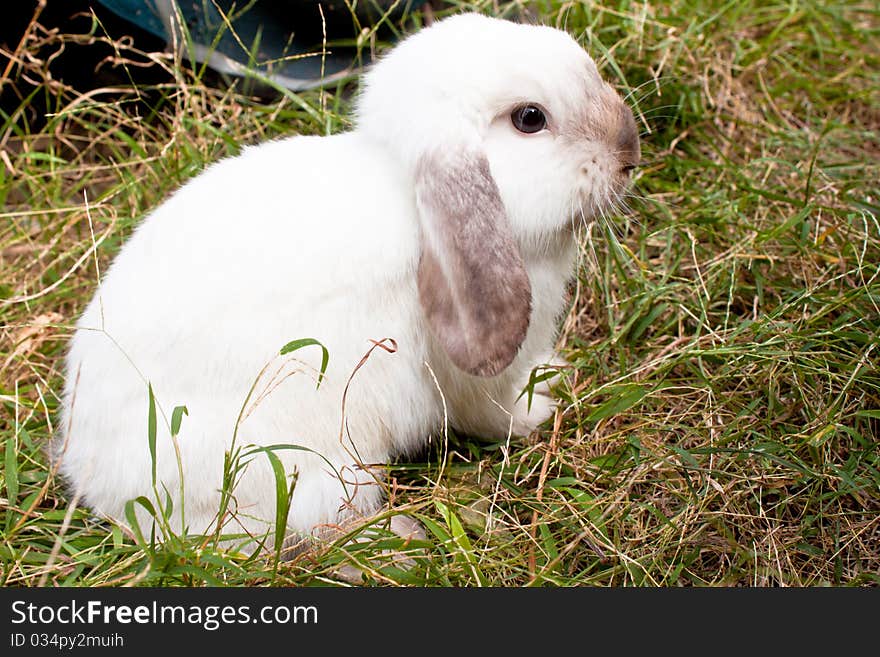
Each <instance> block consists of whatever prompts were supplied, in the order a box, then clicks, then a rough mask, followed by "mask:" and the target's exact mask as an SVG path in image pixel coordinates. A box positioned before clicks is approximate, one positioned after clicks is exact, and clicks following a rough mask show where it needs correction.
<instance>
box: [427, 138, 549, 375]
mask: <svg viewBox="0 0 880 657" xmlns="http://www.w3.org/2000/svg"><path fill="white" fill-rule="evenodd" d="M416 203H417V206H418V213H419V221H420V223H421V232H422V253H421V258H420V260H419V269H418V286H419V299H420V301H421V304H422V308H423V310H424V312H425V315H426V316H427V318H428V324H429V325H430V327H431V331H432V332H433V334H434V337H435V338H436V339H437V340H438V341H439V342H440V344H441V345H442V346H443V348H444V349H445V350H446V353H447V354H448V355H449V358H450V360H452V362H453V363H454V364H455V365H456V366H457V367H459V368H461V369H462V370H464V371H465V372H468V373H470V374H474V375H477V376H495V375H496V374H498V373H499V372H501V371H502V370H503V369H504V368H505V367H507V366H508V365H510V363H511V361H512V360H513V358H514V356H516V352H517V351H518V350H519V347H520V345H521V344H522V342H523V340H524V339H525V337H526V331H527V330H528V327H529V316H530V314H531V303H532V293H531V286H530V285H529V278H528V275H527V274H526V269H525V266H524V265H523V261H522V257H521V256H520V253H519V249H518V248H517V246H516V244H515V243H514V241H513V237H512V236H511V233H510V224H509V221H508V219H507V214H506V212H505V210H504V205H503V203H502V202H501V196H500V194H499V193H498V186H497V185H496V184H495V180H494V179H493V178H492V174H491V172H490V170H489V161H488V160H487V159H486V156H485V155H484V154H483V153H481V152H478V151H470V152H468V151H453V152H449V151H447V152H445V153H434V154H432V155H428V156H425V157H423V158H422V159H421V161H420V162H419V165H418V167H417V171H416Z"/></svg>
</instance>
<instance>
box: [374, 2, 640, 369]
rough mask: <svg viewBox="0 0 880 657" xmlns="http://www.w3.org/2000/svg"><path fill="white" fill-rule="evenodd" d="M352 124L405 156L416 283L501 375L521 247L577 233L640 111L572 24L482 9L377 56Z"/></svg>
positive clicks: (622, 179)
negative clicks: (534, 21)
mask: <svg viewBox="0 0 880 657" xmlns="http://www.w3.org/2000/svg"><path fill="white" fill-rule="evenodd" d="M357 130H358V131H360V132H362V133H363V134H365V135H367V136H369V137H370V138H372V139H374V140H375V141H377V142H379V143H381V144H382V145H383V147H384V148H386V149H387V150H388V151H389V152H391V153H392V155H393V156H394V157H395V158H396V159H397V160H398V161H400V163H401V164H402V166H403V167H404V169H405V170H406V171H407V172H408V173H409V174H410V175H411V177H412V180H413V181H414V186H415V198H416V205H417V208H418V213H419V221H420V225H421V231H422V253H421V258H420V263H419V269H418V284H419V295H420V300H421V303H422V306H423V309H424V311H425V313H426V316H427V318H428V323H429V325H430V327H431V330H432V332H433V334H434V336H435V337H436V338H437V340H438V341H439V342H440V344H441V345H442V346H443V348H444V349H445V350H446V352H447V353H448V355H449V357H450V359H451V360H452V362H453V363H455V365H457V366H458V367H460V368H461V369H462V370H464V371H466V372H469V373H471V374H475V375H480V376H494V375H496V374H498V373H499V372H501V371H502V370H503V369H504V368H505V367H507V365H509V364H510V362H511V361H512V360H513V358H514V357H515V355H516V353H517V351H518V349H519V347H520V345H521V343H522V341H523V340H524V338H525V335H526V332H527V330H528V326H529V318H530V313H531V303H532V298H531V287H530V283H529V278H528V275H527V273H526V267H525V265H524V259H526V260H528V258H530V257H532V256H533V255H534V257H546V256H547V255H552V253H551V252H552V251H553V249H559V248H561V247H562V246H564V245H566V244H570V243H571V240H572V239H573V237H572V229H573V227H574V226H575V225H576V224H577V223H579V222H581V221H583V220H585V219H588V218H590V217H591V216H593V215H596V214H599V213H602V212H604V211H606V210H607V209H609V208H610V206H612V205H613V204H614V202H615V201H616V200H618V199H619V198H620V196H621V194H622V193H623V192H624V191H625V189H626V187H627V185H628V183H629V180H630V172H631V171H632V169H633V168H634V167H635V166H636V165H637V164H638V161H639V156H640V152H639V140H638V131H637V128H636V123H635V121H634V119H633V115H632V112H631V111H630V110H629V108H628V107H627V106H626V105H625V104H624V102H623V101H622V100H621V98H620V97H619V95H618V94H617V93H616V92H615V91H614V89H613V88H612V87H611V86H609V85H608V84H607V83H605V82H604V81H603V80H602V79H601V77H600V76H599V73H598V71H597V69H596V65H595V63H594V62H593V60H592V59H591V58H590V57H589V55H587V53H586V52H585V51H584V50H583V49H582V48H581V47H580V46H579V45H578V44H577V42H575V41H574V39H572V38H571V37H570V36H568V35H567V34H566V33H564V32H562V31H560V30H556V29H553V28H549V27H541V26H529V25H519V24H515V23H511V22H507V21H503V20H497V19H492V18H486V17H483V16H480V15H477V14H464V15H460V16H456V17H453V18H449V19H446V20H443V21H440V22H438V23H437V24H436V25H434V26H432V27H430V28H427V29H425V30H422V31H421V32H419V33H417V34H415V35H414V36H412V37H409V38H408V39H406V40H405V41H403V42H402V43H401V44H400V45H398V46H397V47H396V48H395V49H393V50H392V51H391V52H390V53H389V54H388V55H387V56H386V57H384V58H383V59H382V60H380V62H379V63H378V64H377V65H376V66H375V67H374V68H373V70H371V71H370V72H369V73H368V74H367V76H366V79H365V88H364V91H363V93H362V94H361V96H360V98H359V99H358V106H357Z"/></svg>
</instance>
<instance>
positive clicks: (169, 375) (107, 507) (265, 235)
mask: <svg viewBox="0 0 880 657" xmlns="http://www.w3.org/2000/svg"><path fill="white" fill-rule="evenodd" d="M403 190H406V186H405V185H404V184H403V183H402V182H401V181H400V180H399V179H398V174H397V173H396V171H395V169H394V167H393V165H392V164H391V163H390V162H388V161H387V160H386V159H385V158H384V157H383V156H382V154H381V153H380V152H378V151H376V150H374V149H372V148H371V147H370V145H369V143H368V142H364V141H363V140H362V138H360V137H359V136H358V135H356V134H346V135H339V136H336V137H331V138H304V137H296V138H292V139H287V140H283V141H278V142H272V143H269V144H265V145H263V146H260V147H257V148H251V149H246V150H245V151H244V153H243V154H242V155H240V156H238V157H236V158H233V159H228V160H224V161H221V162H220V163H218V164H216V165H214V166H212V167H211V168H210V169H209V170H207V171H206V172H204V173H203V174H202V175H200V176H199V177H197V178H195V179H194V180H192V181H191V182H190V183H188V184H187V185H186V186H184V187H183V188H182V189H181V190H179V191H178V192H177V193H176V194H175V195H174V196H172V197H171V198H170V199H169V200H168V201H166V202H165V204H163V205H162V206H160V207H159V208H158V209H157V210H156V211H155V212H154V213H153V214H152V215H150V216H149V217H147V219H146V220H145V221H144V222H143V224H142V225H141V226H140V227H139V228H138V229H137V230H136V231H135V234H134V235H132V237H131V238H130V239H129V241H128V242H127V243H126V244H125V246H124V247H123V249H122V250H121V252H120V254H119V256H118V257H117V259H116V260H115V261H114V263H113V264H112V266H111V267H110V269H109V270H108V272H107V274H106V276H105V279H104V281H103V282H102V284H101V285H100V287H99V290H98V292H97V293H96V295H95V297H94V299H93V300H92V302H91V303H90V305H89V306H88V308H87V309H86V311H85V313H84V314H83V316H82V317H81V319H80V321H79V323H78V330H77V333H76V335H75V336H74V338H73V340H72V342H71V347H70V352H69V354H68V360H67V366H68V377H67V390H66V394H65V400H64V414H63V415H64V417H63V420H64V421H63V422H62V428H61V430H60V432H59V436H58V438H57V443H58V446H57V449H59V450H60V452H61V454H62V455H63V458H62V470H63V472H64V473H65V474H66V475H67V478H68V480H69V481H71V483H72V484H73V486H74V487H75V488H77V489H79V490H80V492H81V493H82V494H83V495H84V496H85V498H86V501H87V502H88V503H89V504H90V505H91V506H93V507H94V508H96V509H98V510H102V511H104V512H105V513H108V514H110V515H114V516H117V517H119V516H121V511H122V506H121V505H122V504H123V503H124V502H125V500H127V499H130V498H132V497H135V496H136V495H144V494H148V493H149V490H148V489H149V485H148V484H149V476H150V471H151V464H150V455H149V450H148V441H147V413H148V405H149V402H148V400H149V396H148V384H149V385H151V386H152V388H153V390H154V393H155V398H156V400H157V404H158V420H159V421H158V423H157V424H158V426H157V435H158V439H157V478H158V479H159V480H161V481H162V482H164V483H165V484H166V486H167V487H168V488H169V490H172V491H174V490H176V488H175V486H176V484H177V483H179V481H178V480H179V477H178V474H177V473H178V463H177V456H176V454H175V452H174V448H173V443H172V441H171V439H170V432H169V427H168V423H169V422H170V420H171V413H172V409H173V408H174V407H175V406H182V405H185V406H186V407H187V410H188V415H187V416H185V417H184V419H183V423H182V427H181V430H180V439H179V441H178V442H179V447H180V452H181V459H180V460H181V461H182V466H183V468H184V478H185V481H186V485H187V487H188V490H187V492H186V494H185V498H186V499H187V500H191V502H190V506H191V508H190V509H188V513H187V515H188V517H189V518H193V519H194V522H195V523H196V524H200V523H203V522H204V521H206V520H208V519H210V512H211V511H210V510H211V504H212V503H213V502H214V501H216V495H215V494H214V493H215V492H216V490H217V489H218V488H219V485H220V476H221V473H222V468H223V455H224V451H225V450H226V449H227V448H228V446H229V443H230V441H231V438H232V435H233V433H234V432H235V431H236V427H237V431H238V434H239V438H238V439H237V440H238V441H239V444H249V443H256V444H263V445H272V444H297V445H301V446H305V447H307V448H309V449H310V450H314V451H315V452H318V453H320V454H321V456H322V457H323V458H326V459H328V460H329V461H330V462H332V463H335V464H343V463H347V462H350V461H351V455H350V454H349V452H351V451H356V452H358V455H359V458H360V459H363V461H364V462H382V461H383V460H386V459H387V458H388V455H389V454H390V453H394V452H396V451H400V450H406V449H407V448H408V447H409V444H408V443H409V442H410V441H415V440H418V439H422V438H424V435H423V433H424V432H425V431H427V427H428V426H429V425H430V423H432V422H434V421H436V418H433V415H435V414H436V412H432V409H430V408H426V403H425V400H426V399H431V398H432V395H431V394H430V393H426V391H425V390H424V388H425V386H427V385H428V384H429V382H428V381H427V377H426V373H425V374H416V378H415V379H414V375H413V373H414V372H416V373H423V372H424V368H423V367H422V361H423V360H424V352H425V345H424V344H423V340H424V331H422V330H421V329H420V328H419V327H420V321H421V320H420V315H419V312H418V301H417V292H416V290H415V283H414V269H415V267H416V264H417V258H418V227H417V224H416V221H415V220H414V218H413V216H412V214H413V211H414V210H413V208H412V203H413V199H412V198H411V197H410V196H408V195H407V194H406V193H405V192H404V191H403ZM300 338H314V339H317V340H318V341H320V342H321V343H322V344H323V345H324V346H325V347H326V348H327V349H328V352H329V354H330V365H329V368H328V371H327V375H326V378H325V380H324V381H323V382H322V384H321V386H320V388H319V389H316V377H317V372H318V370H319V367H320V363H321V350H320V348H318V347H315V346H310V347H306V348H303V349H301V350H298V351H296V352H294V353H292V354H291V355H289V356H287V357H281V356H279V349H280V348H281V347H282V346H283V345H285V344H286V343H288V342H290V341H292V340H296V339H300ZM383 338H393V339H394V340H395V343H396V344H397V348H398V351H397V352H396V353H393V354H392V353H388V352H386V351H384V350H381V349H377V350H376V351H375V352H374V354H373V355H372V356H371V358H370V359H369V361H368V362H367V364H365V365H364V366H363V367H364V368H366V369H368V370H369V379H368V380H369V381H370V383H369V384H368V385H367V384H365V385H359V380H358V377H357V375H355V378H354V379H353V381H352V383H351V389H350V391H349V393H348V397H347V398H346V408H345V416H346V419H347V423H348V430H347V432H346V433H350V434H351V435H349V436H342V438H343V442H340V430H341V429H342V415H343V409H342V393H343V390H344V387H345V384H346V382H347V381H348V379H349V377H351V375H352V374H353V373H354V371H355V369H356V368H357V365H358V363H359V362H360V360H361V358H362V357H363V356H364V354H365V353H366V352H367V351H368V350H369V349H370V347H371V346H372V343H371V342H370V341H371V340H376V341H379V340H382V339H383ZM387 344H390V343H387ZM264 367H265V370H264V369H263V368H264ZM261 370H263V374H262V376H260V380H259V381H257V378H258V375H260V373H261ZM361 377H363V374H362V375H361ZM255 381H256V385H255ZM249 394H250V400H249V402H248V404H245V400H246V399H247V398H248V396H249ZM400 405H403V406H404V407H407V406H408V408H406V410H405V412H404V413H401V412H400ZM163 414H164V421H163ZM279 456H281V457H282V460H283V461H284V462H285V464H286V465H287V466H288V469H289V471H292V470H293V469H294V468H296V469H297V470H298V471H299V474H300V476H301V477H302V476H303V475H308V474H309V473H310V472H312V471H316V470H320V469H321V468H322V467H323V466H322V465H321V463H323V458H322V459H319V458H318V457H316V456H313V455H311V454H309V453H308V452H302V451H295V450H281V451H280V452H279ZM258 461H259V459H258ZM262 461H265V458H264V459H262ZM249 471H250V474H249V476H250V478H251V479H252V480H254V481H253V482H252V483H256V481H255V480H256V479H259V478H260V477H263V478H265V477H271V474H270V473H269V472H268V470H267V468H266V466H265V463H264V462H259V463H256V464H254V465H252V466H249ZM302 485H303V487H304V488H305V487H308V485H309V482H308V476H305V478H304V482H303V484H302ZM273 489H274V487H273V486H272V485H266V482H261V483H260V484H259V485H253V486H251V487H250V488H249V489H248V488H246V489H245V490H246V491H247V490H251V491H253V499H251V503H252V506H254V507H256V508H257V509H259V512H258V513H256V515H259V516H265V515H266V514H267V512H269V515H270V516H271V511H272V509H271V507H272V505H273V503H274V501H273V500H272V499H262V498H261V497H260V496H261V495H264V493H265V491H269V492H271V491H272V490H273ZM242 495H243V498H245V499H246V498H247V497H248V493H247V492H245V493H243V494H242ZM240 501H241V500H240ZM200 504H201V505H202V506H204V513H200V512H199V510H198V508H197V507H198V505H200ZM262 507H268V508H262ZM214 510H216V509H214ZM299 515H300V517H302V518H303V520H304V522H305V526H310V525H308V523H310V522H311V523H312V524H314V522H318V521H321V520H322V519H321V518H309V517H308V514H307V513H306V512H301V513H300V514H299ZM193 528H194V529H202V527H193Z"/></svg>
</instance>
